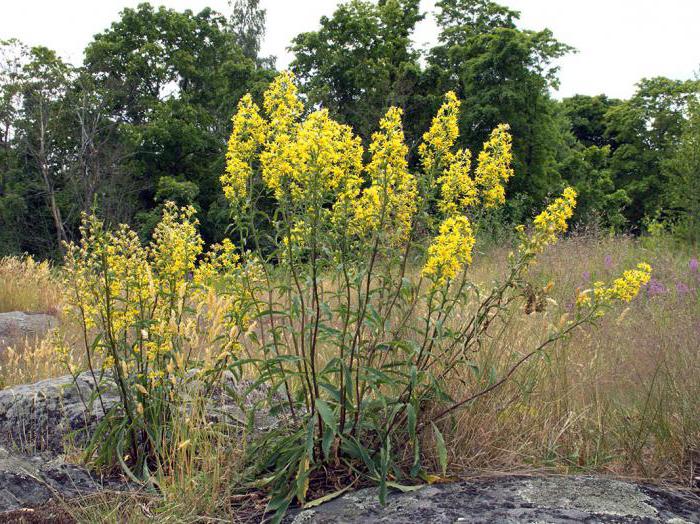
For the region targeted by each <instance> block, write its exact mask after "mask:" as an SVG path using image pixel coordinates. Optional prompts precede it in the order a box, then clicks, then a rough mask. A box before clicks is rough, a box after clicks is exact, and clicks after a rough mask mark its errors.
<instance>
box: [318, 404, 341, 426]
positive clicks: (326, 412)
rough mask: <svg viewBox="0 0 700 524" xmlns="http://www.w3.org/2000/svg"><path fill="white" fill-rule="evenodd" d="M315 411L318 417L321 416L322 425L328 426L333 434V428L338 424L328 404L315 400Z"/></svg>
mask: <svg viewBox="0 0 700 524" xmlns="http://www.w3.org/2000/svg"><path fill="white" fill-rule="evenodd" d="M316 409H317V410H318V413H319V415H321V419H322V420H323V423H324V424H325V425H326V426H328V427H329V428H330V430H331V431H332V432H333V433H335V428H336V426H337V425H338V422H337V420H336V418H335V413H333V410H332V409H331V407H330V406H329V405H328V403H327V402H326V401H325V400H321V399H320V398H317V399H316Z"/></svg>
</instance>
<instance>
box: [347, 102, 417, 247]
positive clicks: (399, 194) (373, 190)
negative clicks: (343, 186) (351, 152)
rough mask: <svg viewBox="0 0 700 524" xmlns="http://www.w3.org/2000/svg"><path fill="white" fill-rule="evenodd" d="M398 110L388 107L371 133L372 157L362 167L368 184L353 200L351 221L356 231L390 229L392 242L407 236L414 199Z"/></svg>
mask: <svg viewBox="0 0 700 524" xmlns="http://www.w3.org/2000/svg"><path fill="white" fill-rule="evenodd" d="M401 114H402V111H401V109H399V108H396V107H392V108H390V109H389V111H387V113H386V115H385V116H384V118H382V120H381V122H380V124H379V125H380V131H378V132H377V133H374V135H372V143H371V144H370V147H369V152H370V154H371V155H372V159H371V161H370V163H369V164H368V165H367V167H366V171H367V173H368V174H369V177H370V180H371V184H370V186H369V187H368V188H367V189H366V190H365V191H364V192H363V193H362V196H361V197H360V198H359V199H358V200H357V201H356V205H355V219H354V221H353V224H354V228H355V230H356V231H357V232H358V233H360V234H366V233H368V232H370V231H376V230H378V229H381V230H385V231H388V232H390V241H391V242H392V243H400V242H402V241H404V240H405V239H406V238H407V237H408V235H409V232H410V229H411V224H412V220H413V215H414V214H415V212H416V209H417V199H418V189H417V184H416V179H415V177H414V176H413V175H412V174H411V173H409V171H408V162H407V160H406V156H407V154H408V147H407V146H406V143H405V140H404V133H403V128H402V126H401Z"/></svg>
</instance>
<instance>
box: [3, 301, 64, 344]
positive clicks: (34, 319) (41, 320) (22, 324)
mask: <svg viewBox="0 0 700 524" xmlns="http://www.w3.org/2000/svg"><path fill="white" fill-rule="evenodd" d="M56 326H58V319H57V318H56V317H54V316H52V315H46V314H44V313H23V312H22V311H11V312H9V313H0V351H2V350H3V349H5V348H7V347H9V346H14V345H17V344H20V343H22V342H23V341H24V340H27V339H28V340H36V339H39V338H43V337H44V336H45V335H46V334H47V333H48V332H49V330H51V329H53V328H55V327H56Z"/></svg>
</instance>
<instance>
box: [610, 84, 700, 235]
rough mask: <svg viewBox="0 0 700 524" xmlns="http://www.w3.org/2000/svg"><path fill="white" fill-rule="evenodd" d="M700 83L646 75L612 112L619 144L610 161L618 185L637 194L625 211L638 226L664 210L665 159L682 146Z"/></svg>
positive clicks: (614, 137) (613, 136)
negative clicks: (630, 94)
mask: <svg viewBox="0 0 700 524" xmlns="http://www.w3.org/2000/svg"><path fill="white" fill-rule="evenodd" d="M698 85H700V83H699V82H698V81H692V80H688V81H680V80H670V79H668V78H662V77H658V78H652V79H644V80H642V81H641V82H640V83H639V84H638V89H637V92H636V93H635V94H634V96H633V97H632V98H630V99H629V100H626V101H625V102H623V103H621V104H618V105H616V106H614V107H612V108H610V110H609V111H608V113H607V129H606V137H607V138H608V139H609V140H612V141H614V143H615V144H616V147H615V149H614V151H613V154H612V163H611V167H612V170H613V172H614V173H615V185H616V186H617V187H619V188H623V189H625V191H626V192H627V194H628V195H629V197H630V198H631V199H632V203H631V205H630V206H629V207H628V208H627V212H626V215H627V218H628V219H629V220H630V221H631V222H632V224H634V225H640V224H641V221H642V218H644V217H645V216H646V217H656V216H657V215H658V214H659V213H661V212H662V211H663V200H664V195H665V194H667V192H668V191H667V188H668V180H667V178H666V176H665V174H664V170H663V169H662V164H663V162H664V159H665V158H667V157H668V154H669V152H670V151H671V150H673V149H675V147H676V146H677V145H678V142H679V140H680V137H681V134H682V132H683V127H684V122H685V120H686V118H687V115H688V106H689V103H690V102H691V101H692V100H693V99H694V98H695V97H696V96H697V90H698Z"/></svg>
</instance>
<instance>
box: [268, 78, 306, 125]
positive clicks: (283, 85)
mask: <svg viewBox="0 0 700 524" xmlns="http://www.w3.org/2000/svg"><path fill="white" fill-rule="evenodd" d="M263 106H264V107H265V112H266V113H267V117H268V119H269V128H270V133H271V135H272V136H273V137H277V136H279V135H285V134H289V133H290V132H291V131H292V128H293V127H294V125H295V124H296V123H297V122H298V121H299V119H300V118H301V115H302V113H303V112H304V104H302V103H301V100H299V94H298V89H297V86H296V84H295V77H294V74H293V73H292V72H290V71H284V72H282V73H280V74H279V75H277V76H276V77H275V79H274V80H273V81H272V84H270V87H269V88H268V89H267V91H265V100H264V102H263Z"/></svg>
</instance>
